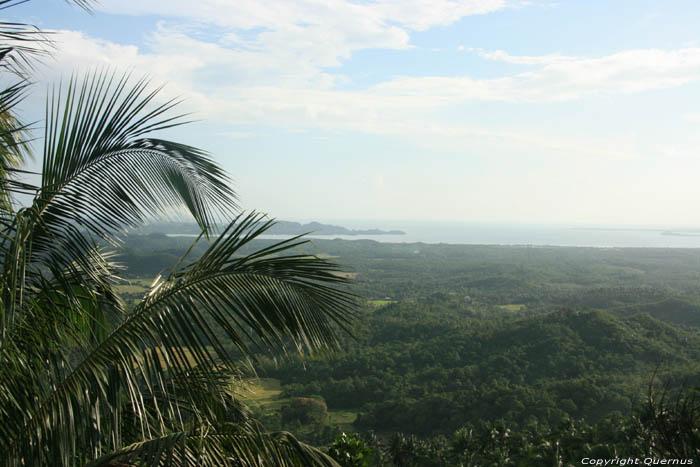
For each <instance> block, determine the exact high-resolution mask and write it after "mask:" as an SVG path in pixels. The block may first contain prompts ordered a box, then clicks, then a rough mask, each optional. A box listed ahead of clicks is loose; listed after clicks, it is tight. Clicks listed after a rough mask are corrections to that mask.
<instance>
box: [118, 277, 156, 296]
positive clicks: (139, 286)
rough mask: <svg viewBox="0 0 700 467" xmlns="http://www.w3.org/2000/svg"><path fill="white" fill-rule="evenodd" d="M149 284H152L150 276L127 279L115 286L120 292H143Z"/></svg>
mask: <svg viewBox="0 0 700 467" xmlns="http://www.w3.org/2000/svg"><path fill="white" fill-rule="evenodd" d="M151 284H153V279H152V278H147V279H128V280H127V282H126V283H122V284H119V285H117V286H115V288H116V289H117V293H120V294H134V293H145V292H146V290H148V288H149V287H150V286H151Z"/></svg>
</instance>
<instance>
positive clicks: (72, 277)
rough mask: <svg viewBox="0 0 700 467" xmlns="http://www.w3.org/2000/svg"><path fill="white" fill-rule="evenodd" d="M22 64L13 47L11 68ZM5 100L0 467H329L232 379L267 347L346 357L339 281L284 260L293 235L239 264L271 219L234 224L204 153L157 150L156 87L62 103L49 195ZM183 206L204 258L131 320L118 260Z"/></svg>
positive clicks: (66, 97) (101, 89) (51, 113)
mask: <svg viewBox="0 0 700 467" xmlns="http://www.w3.org/2000/svg"><path fill="white" fill-rule="evenodd" d="M77 3H79V4H83V5H85V3H84V2H77ZM11 4H12V2H8V1H1V0H0V7H2V6H10V5H11ZM0 27H2V28H5V29H6V30H8V31H9V36H12V34H13V32H14V33H17V34H20V35H19V36H18V35H17V34H14V39H17V38H19V39H22V35H21V34H24V32H26V31H29V30H28V29H26V28H24V27H22V26H21V25H10V24H7V23H5V24H3V25H0ZM9 36H8V34H2V32H0V37H4V38H5V39H8V37H9ZM8 40H9V39H8ZM8 44H9V42H8ZM2 50H4V52H3V51H2ZM26 52H27V51H23V50H21V49H18V48H16V47H15V46H13V45H11V44H9V45H7V47H5V48H4V49H2V48H0V59H1V60H2V63H4V64H8V60H10V59H14V60H18V57H19V59H21V58H22V57H26ZM29 52H31V51H29ZM23 54H24V55H23ZM13 57H14V58H13ZM6 71H7V70H6ZM21 79H22V77H20V80H21ZM19 86H20V88H19V89H20V91H21V90H23V89H24V86H25V84H24V82H22V81H20V85H19ZM12 89H13V88H12V87H9V88H7V89H6V90H5V94H3V95H2V96H0V98H2V105H1V106H0V122H1V123H2V125H4V126H2V125H0V131H2V135H0V156H1V158H2V173H0V198H1V199H2V200H3V202H2V203H0V225H1V228H2V230H1V232H0V265H1V266H0V287H1V293H2V300H1V301H0V464H1V465H17V466H18V465H236V466H239V465H335V463H334V461H333V460H332V459H330V458H329V457H328V456H326V455H324V454H323V453H321V452H320V451H318V450H316V449H315V448H312V447H310V446H307V445H305V444H303V443H300V442H298V441H297V440H296V439H295V438H294V437H293V436H291V435H290V434H288V433H272V434H271V433H267V432H265V431H264V429H263V428H262V427H261V426H260V424H259V423H257V422H256V421H255V420H253V419H251V418H250V416H249V414H248V412H247V409H246V407H245V406H244V405H243V404H242V403H241V401H240V400H239V399H238V397H237V396H236V394H235V382H236V380H237V378H240V376H239V375H240V373H239V372H238V370H237V368H238V361H239V358H240V356H244V357H248V358H254V357H255V351H256V350H258V349H263V350H265V349H274V348H288V347H289V346H292V347H294V348H295V349H297V350H299V351H309V352H311V351H316V350H318V349H323V348H328V347H331V346H333V345H335V343H336V342H337V341H336V339H335V335H336V332H337V331H336V329H338V326H340V328H343V327H345V326H346V325H347V324H348V322H349V318H350V316H351V313H352V310H353V309H354V298H353V296H352V295H351V294H349V293H348V292H346V291H344V290H341V288H339V287H338V286H342V285H343V284H345V283H346V282H347V281H346V279H344V278H342V277H339V276H338V275H337V274H335V273H336V272H337V271H338V266H337V265H335V264H333V263H330V262H328V261H326V260H323V259H320V258H317V257H315V256H307V255H294V254H289V252H290V251H292V250H291V249H293V248H297V247H298V246H299V245H301V244H303V243H305V240H304V239H303V238H299V237H296V238H293V239H290V240H287V241H283V242H280V243H277V244H274V245H272V246H269V247H266V248H264V249H262V250H259V251H257V252H255V253H252V254H247V255H244V254H241V251H242V249H244V248H247V247H248V246H249V244H250V242H252V241H253V240H254V239H255V238H256V237H258V236H259V235H260V234H262V233H264V232H265V231H266V230H267V229H268V228H270V226H271V225H272V222H271V221H267V222H262V216H261V215H259V214H255V213H250V214H243V213H239V214H237V215H234V214H235V212H236V211H237V209H238V208H237V205H236V202H235V201H236V198H235V194H234V192H233V191H232V190H231V188H230V184H229V180H228V177H227V175H226V174H225V172H224V171H223V170H222V169H221V168H220V167H219V166H218V165H217V164H216V163H214V162H213V160H212V159H211V158H210V157H209V156H208V155H207V154H206V153H204V152H203V151H201V150H198V149H196V148H193V147H190V146H186V145H183V144H180V143H175V142H172V141H167V140H162V139H156V138H152V137H147V135H149V134H151V133H153V132H156V131H158V130H163V129H166V128H170V127H173V126H175V125H179V124H181V123H182V119H181V117H179V116H177V115H176V116H171V115H169V112H170V111H171V110H172V109H173V107H174V106H175V105H176V102H174V101H168V102H165V103H160V104H158V103H157V98H158V97H157V96H158V89H156V90H151V89H150V87H149V83H148V81H147V80H143V79H142V80H136V81H134V80H132V79H130V77H129V76H127V75H124V76H116V75H113V74H110V73H108V72H96V73H92V74H90V75H88V76H87V77H86V78H85V79H80V78H78V77H73V78H72V79H71V80H70V82H69V83H68V85H67V86H65V87H63V88H61V87H58V88H56V89H55V90H54V92H53V94H52V96H50V98H49V102H48V104H47V110H46V124H45V133H44V145H43V154H42V156H43V164H42V171H41V173H40V174H39V175H40V181H39V182H38V183H36V184H34V185H31V184H28V183H22V182H20V181H18V178H17V175H18V174H21V170H22V168H21V167H23V166H22V162H23V160H24V158H25V155H26V144H24V141H25V140H24V136H23V135H24V133H25V132H26V127H25V126H23V125H22V124H20V123H19V122H18V121H17V120H16V119H15V117H14V115H13V114H12V109H13V104H14V102H15V101H16V98H17V97H18V96H19V94H18V93H15V92H13V91H12ZM19 193H24V194H30V195H31V199H32V201H31V202H30V203H29V204H28V205H26V206H22V205H20V204H18V202H17V195H18V194H19ZM173 209H185V210H186V211H187V212H188V213H189V214H190V215H191V216H192V217H193V218H194V219H195V220H196V222H197V223H198V224H199V226H200V228H201V231H202V235H200V238H199V239H198V240H197V241H203V240H202V239H204V241H209V242H210V245H209V247H208V249H207V250H206V252H205V253H204V255H203V256H202V257H200V258H199V259H198V260H196V261H189V260H188V259H187V254H186V255H185V256H184V257H183V258H182V259H181V260H180V262H179V263H178V265H177V266H176V267H175V268H174V269H173V270H172V271H170V272H166V273H164V275H163V276H159V277H158V278H156V280H155V281H154V283H153V285H152V286H151V288H150V290H149V292H148V293H147V294H146V295H145V296H144V297H143V299H142V300H141V302H140V303H139V304H138V305H137V306H135V308H134V309H132V310H130V311H127V310H126V308H125V306H124V304H123V303H122V301H121V299H120V297H119V296H118V294H117V293H116V292H115V288H114V284H115V283H116V281H117V280H118V279H119V273H120V270H119V267H118V265H116V264H114V263H113V262H111V260H110V258H111V254H112V253H111V252H110V251H111V250H112V249H113V247H114V246H115V245H117V244H118V242H119V234H120V232H123V231H124V229H125V228H129V227H134V226H137V225H139V224H140V223H142V222H144V221H145V220H147V219H149V218H151V217H153V216H158V215H166V214H168V213H169V212H171V211H172V210H173ZM225 217H228V218H229V219H231V218H232V220H230V222H229V223H228V226H227V227H225V228H223V230H221V231H220V232H219V233H220V235H219V236H215V235H214V233H216V232H217V229H216V225H217V220H218V219H221V218H225ZM221 336H225V339H227V340H228V342H224V341H222V337H221ZM230 343H233V346H234V347H235V350H236V352H235V353H232V352H231V351H229V350H227V349H230Z"/></svg>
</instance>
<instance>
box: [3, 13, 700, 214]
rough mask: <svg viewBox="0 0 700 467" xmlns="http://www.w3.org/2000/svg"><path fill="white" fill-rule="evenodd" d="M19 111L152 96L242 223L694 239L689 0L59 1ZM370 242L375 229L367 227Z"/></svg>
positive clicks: (696, 76)
mask: <svg viewBox="0 0 700 467" xmlns="http://www.w3.org/2000/svg"><path fill="white" fill-rule="evenodd" d="M0 13H1V14H2V16H3V17H4V18H5V19H7V20H13V21H22V22H27V23H31V24H35V25H37V26H39V27H41V28H43V29H47V30H52V31H54V35H53V38H54V40H55V42H56V47H57V48H56V51H55V53H54V56H53V58H51V59H48V60H45V63H44V64H43V65H42V66H41V67H40V69H39V70H38V71H37V75H36V81H37V84H36V86H37V88H36V89H35V92H34V94H33V95H32V97H31V98H30V99H29V100H28V101H27V102H25V103H24V106H23V109H22V112H23V113H24V114H25V115H27V118H30V119H35V120H39V119H41V118H42V116H43V112H44V111H43V107H44V105H45V100H44V99H45V95H46V94H45V93H46V89H47V88H48V86H49V85H50V83H56V82H59V81H60V80H61V79H63V80H64V81H65V79H66V78H67V77H69V76H70V75H71V73H74V72H77V73H86V72H89V71H90V70H94V69H96V68H99V67H109V68H110V69H113V70H115V71H116V72H122V71H132V72H133V74H134V75H135V76H142V75H146V76H149V77H151V79H152V81H153V83H154V84H165V85H166V86H165V88H164V90H163V94H162V95H163V98H167V97H170V96H180V97H183V98H184V99H185V102H184V103H183V104H182V105H181V110H182V111H186V112H193V113H194V118H196V119H197V120H198V121H197V122H196V123H192V124H190V125H188V126H185V127H181V128H178V129H177V131H172V132H170V133H169V134H167V135H166V136H167V137H168V138H170V139H176V140H177V141H178V142H182V143H187V144H191V145H195V146H198V147H200V148H202V149H205V150H207V151H209V152H211V154H212V155H213V156H214V158H215V160H216V161H218V162H219V163H220V164H221V165H222V166H223V167H224V168H225V169H226V170H228V171H229V172H230V173H231V174H232V177H233V179H234V181H235V182H234V183H235V185H234V187H235V190H236V191H237V193H238V195H239V197H240V199H241V205H242V206H243V207H244V208H245V209H257V210H260V211H263V212H266V213H268V214H269V215H270V216H272V217H276V218H281V219H292V220H310V219H319V220H328V219H332V220H342V219H368V220H381V219H386V220H400V219H406V220H409V219H410V220H425V221H430V220H443V221H444V220H455V221H476V222H515V223H522V222H526V223H556V224H562V223H572V224H596V225H601V224H615V225H622V224H627V225H635V224H636V225H664V224H666V225H674V226H700V183H699V182H698V178H699V176H700V29H699V28H698V27H697V23H698V19H700V2H697V0H656V1H651V0H560V1H552V0H531V1H523V0H375V1H370V0H352V1H350V0H296V1H287V0H266V1H260V0H198V1H191V0H101V2H100V3H99V4H98V5H97V6H96V7H95V11H94V12H93V13H92V14H88V13H85V12H84V11H83V10H81V9H80V8H78V7H75V6H71V5H69V4H67V3H66V2H64V1H62V0H33V1H31V2H28V3H26V4H23V5H20V6H16V7H13V8H11V9H8V10H5V11H3V12H0ZM368 227H372V225H369V226H368Z"/></svg>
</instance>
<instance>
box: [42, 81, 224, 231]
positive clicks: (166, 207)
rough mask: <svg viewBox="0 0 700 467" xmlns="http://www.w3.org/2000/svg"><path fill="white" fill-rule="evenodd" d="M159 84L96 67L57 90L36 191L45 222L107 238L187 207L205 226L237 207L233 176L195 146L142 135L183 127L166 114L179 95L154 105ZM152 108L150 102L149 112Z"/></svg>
mask: <svg viewBox="0 0 700 467" xmlns="http://www.w3.org/2000/svg"><path fill="white" fill-rule="evenodd" d="M158 92H159V89H155V90H152V91H148V81H147V80H138V81H137V82H135V83H134V84H133V85H130V79H129V76H127V75H124V76H122V77H119V78H116V77H114V76H113V75H110V74H109V73H107V72H102V73H93V74H92V75H90V76H88V77H87V78H86V79H85V80H84V81H83V82H82V84H80V83H79V82H78V79H77V78H73V79H72V80H71V81H70V83H69V85H68V87H67V89H66V90H65V98H64V97H63V96H62V94H61V89H58V90H57V91H56V92H55V94H54V98H53V102H52V103H51V104H50V106H49V107H50V109H49V111H48V112H47V125H46V134H45V145H44V165H43V170H42V185H41V192H40V193H39V194H38V196H37V200H36V206H37V208H38V213H39V215H41V216H45V217H47V218H50V221H47V224H56V228H57V229H59V230H60V229H61V227H60V226H58V224H60V223H61V222H63V223H71V224H76V225H78V226H80V227H81V228H85V229H87V230H88V231H90V232H92V233H95V234H98V235H100V236H103V237H106V236H109V235H111V234H113V233H114V232H115V231H118V230H119V228H120V227H121V228H123V227H124V226H133V225H137V224H140V223H142V222H143V221H144V220H146V219H148V218H150V217H152V216H156V215H163V214H168V213H169V211H170V210H171V209H173V208H180V207H181V206H184V207H186V209H187V210H188V211H189V213H190V214H191V215H192V216H193V217H194V219H195V220H196V221H197V223H198V224H199V225H200V227H201V228H202V229H203V230H204V231H205V232H209V231H210V230H211V228H212V227H213V225H214V224H215V219H216V217H217V216H219V215H221V216H225V217H229V216H230V215H231V213H232V212H234V211H235V209H236V204H235V195H234V193H233V191H232V190H231V188H230V180H229V179H228V177H227V175H226V174H225V172H223V170H221V169H220V168H219V167H218V165H216V164H215V163H214V162H213V161H212V160H211V159H210V158H209V157H208V156H207V155H206V153H204V152H203V151H201V150H198V149H196V148H193V147H190V146H186V145H182V144H178V143H173V142H170V141H165V140H160V139H153V138H144V135H145V134H147V133H150V132H154V131H157V130H162V129H165V128H170V127H173V126H177V125H180V124H181V123H183V122H182V121H181V116H166V115H165V114H166V112H168V111H169V110H171V109H172V108H173V107H174V106H175V105H176V104H177V102H176V101H173V100H168V101H165V102H163V103H160V104H156V103H155V99H156V97H157V95H158ZM149 106H151V107H153V108H151V109H150V110H149Z"/></svg>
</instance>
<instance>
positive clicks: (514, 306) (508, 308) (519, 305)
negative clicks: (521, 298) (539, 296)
mask: <svg viewBox="0 0 700 467" xmlns="http://www.w3.org/2000/svg"><path fill="white" fill-rule="evenodd" d="M498 308H500V309H501V310H506V311H520V310H522V309H523V308H525V304H524V303H511V304H510V305H498Z"/></svg>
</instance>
